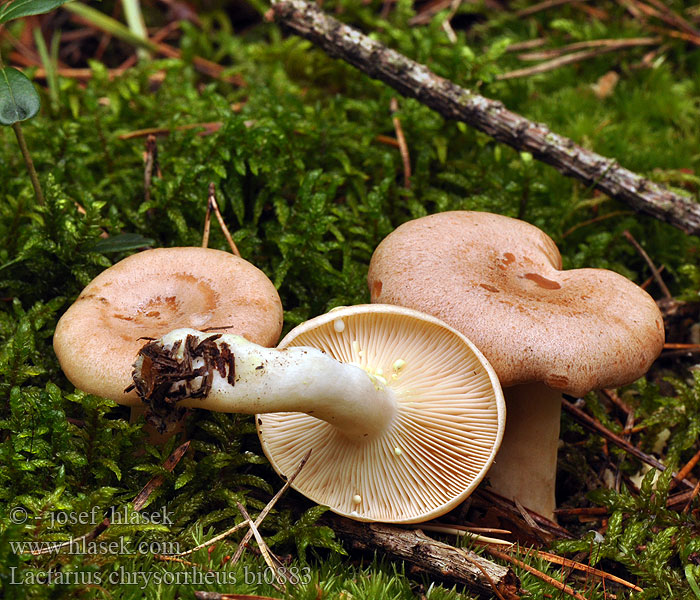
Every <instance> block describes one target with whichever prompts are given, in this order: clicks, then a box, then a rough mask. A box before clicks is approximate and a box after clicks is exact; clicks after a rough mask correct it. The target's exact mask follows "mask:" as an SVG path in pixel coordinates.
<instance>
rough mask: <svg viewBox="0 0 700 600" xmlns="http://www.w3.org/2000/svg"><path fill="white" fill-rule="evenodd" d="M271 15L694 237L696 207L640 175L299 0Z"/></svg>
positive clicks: (408, 92) (699, 226)
mask: <svg viewBox="0 0 700 600" xmlns="http://www.w3.org/2000/svg"><path fill="white" fill-rule="evenodd" d="M271 13H272V14H273V15H274V16H275V18H277V19H278V20H279V21H280V22H281V23H282V24H284V25H286V26H288V27H289V28H291V29H292V30H293V31H295V32H296V33H297V34H299V35H301V36H302V37H304V38H306V39H308V40H311V41H312V42H313V43H315V44H317V45H318V46H320V47H321V48H323V49H324V50H326V51H327V52H329V53H330V54H331V55H333V56H337V57H339V58H342V59H343V60H345V61H347V62H349V63H350V64H352V65H354V66H355V67H357V68H358V69H360V70H362V71H364V72H365V73H367V74H368V75H369V76H371V77H374V78H376V79H380V80H382V81H384V82H385V83H387V84H388V85H390V86H392V87H394V88H395V89H396V90H398V91H399V92H400V93H401V94H403V95H404V96H407V97H411V98H417V99H418V100H419V101H420V102H422V103H423V104H425V105H426V106H429V107H430V108H432V109H433V110H435V111H437V112H438V113H439V114H441V115H442V116H443V117H445V118H447V119H455V120H460V121H463V122H464V123H467V124H469V125H471V126H473V127H475V128H476V129H478V130H479V131H482V132H484V133H486V134H487V135H490V136H491V137H493V138H494V139H495V140H497V141H499V142H503V143H505V144H507V145H509V146H511V147H513V148H515V149H517V150H519V151H526V152H530V153H531V154H532V155H533V156H535V157H536V158H538V159H539V160H541V161H543V162H545V163H547V164H549V165H552V166H553V167H554V168H556V169H557V170H558V171H559V172H560V173H562V174H563V175H566V176H567V177H574V178H576V179H579V180H580V181H583V182H584V183H585V184H586V185H588V186H590V187H593V188H597V189H599V190H601V191H602V192H603V193H605V194H607V195H609V196H611V197H613V198H617V199H619V200H621V201H622V202H626V203H627V204H628V205H630V206H631V207H632V208H633V209H634V210H636V211H640V212H644V213H646V214H649V215H652V216H654V217H655V218H657V219H661V220H663V221H666V222H668V223H671V224H672V225H674V226H675V227H678V228H679V229H681V230H682V231H685V232H686V233H690V234H697V233H700V204H698V203H697V202H695V201H693V200H692V199H689V198H686V197H685V196H681V195H680V194H677V193H675V192H673V191H671V190H668V189H666V188H664V187H662V186H661V185H659V184H656V183H654V182H652V181H650V180H648V179H645V178H643V177H641V176H640V175H638V174H636V173H633V172H632V171H629V170H628V169H625V168H623V167H620V166H619V165H618V164H617V163H616V161H614V160H610V159H608V158H605V157H603V156H600V155H599V154H596V153H594V152H591V151H590V150H587V149H585V148H583V147H581V146H578V145H577V144H575V143H574V142H573V141H572V140H570V139H567V138H565V137H563V136H560V135H557V134H556V133H554V132H552V131H551V130H549V129H548V128H547V127H546V126H545V125H542V124H540V123H533V122H531V121H529V120H527V119H525V118H524V117H522V116H521V115H518V114H517V113H514V112H512V111H509V110H507V109H506V108H505V107H504V106H503V104H502V103H501V102H498V101H495V100H491V99H489V98H486V97H484V96H480V95H478V94H475V93H474V92H471V91H469V90H466V89H464V88H461V87H459V86H458V85H456V84H454V83H453V82H451V81H448V80H446V79H444V78H442V77H438V76H437V75H435V73H433V72H432V71H430V70H429V69H428V68H427V67H426V66H425V65H421V64H418V63H416V62H415V61H412V60H410V59H408V58H407V57H405V56H403V55H402V54H399V53H398V52H396V51H394V50H391V49H389V48H387V47H386V46H383V45H382V44H380V43H379V42H377V41H375V40H373V39H371V38H370V37H368V36H366V35H364V34H362V33H360V32H359V31H357V30H355V29H353V28H351V27H348V26H346V25H344V24H342V23H340V22H339V21H338V20H337V19H334V18H332V17H330V16H328V15H326V14H324V13H323V12H322V11H321V10H320V9H319V8H318V6H316V5H313V4H309V3H306V2H304V1H303V0H276V1H275V2H273V5H272V11H271Z"/></svg>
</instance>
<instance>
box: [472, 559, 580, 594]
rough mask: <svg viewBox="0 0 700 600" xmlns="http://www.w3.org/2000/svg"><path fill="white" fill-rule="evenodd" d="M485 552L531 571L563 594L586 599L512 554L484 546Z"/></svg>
mask: <svg viewBox="0 0 700 600" xmlns="http://www.w3.org/2000/svg"><path fill="white" fill-rule="evenodd" d="M486 552H488V553H489V554H490V555H491V556H493V557H494V558H500V559H501V560H504V561H506V562H508V563H510V564H512V565H515V566H516V567H519V568H521V569H523V570H525V571H527V572H528V573H531V574H532V575H534V576H535V577H537V578H538V579H541V580H542V581H544V582H545V583H548V584H549V585H551V586H553V587H555V588H557V589H558V590H559V591H560V592H564V593H565V594H568V595H569V596H571V597H572V598H576V600H587V599H586V598H585V597H583V596H582V595H581V594H579V593H578V592H576V591H574V590H573V589H572V588H570V587H569V586H568V585H566V584H565V583H562V582H561V581H559V580H557V579H554V577H550V576H549V575H547V574H546V573H543V572H542V571H538V570H537V569H535V567H531V566H530V565H528V564H527V563H525V562H523V561H522V560H520V559H517V558H515V557H514V556H510V555H509V554H506V553H505V552H501V551H500V550H496V549H495V548H490V547H486Z"/></svg>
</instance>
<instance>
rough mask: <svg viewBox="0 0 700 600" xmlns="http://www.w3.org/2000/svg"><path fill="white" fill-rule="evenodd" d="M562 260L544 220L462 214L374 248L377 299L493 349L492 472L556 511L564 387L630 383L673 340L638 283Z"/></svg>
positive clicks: (372, 279)
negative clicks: (495, 445)
mask: <svg viewBox="0 0 700 600" xmlns="http://www.w3.org/2000/svg"><path fill="white" fill-rule="evenodd" d="M561 268H562V263H561V256H560V254H559V251H558V250H557V247H556V246H555V244H554V242H553V241H552V240H551V239H550V238H549V237H548V236H547V235H546V234H545V233H544V232H542V231H541V230H539V229H537V228H536V227H534V226H532V225H530V224H528V223H525V222H523V221H519V220H517V219H512V218H509V217H504V216H501V215H495V214H490V213H483V212H469V211H455V212H445V213H440V214H434V215H430V216H427V217H423V218H420V219H417V220H414V221H410V222H408V223H405V224H403V225H401V226H400V227H398V228H397V229H396V230H395V231H394V232H393V233H391V234H390V235H389V236H387V237H386V238H385V239H384V240H383V241H382V242H381V244H380V245H379V246H378V247H377V249H376V251H375V252H374V255H373V256H372V260H371V263H370V268H369V276H368V284H369V288H370V293H371V297H372V302H379V303H389V304H397V305H400V306H407V307H410V308H414V309H416V310H421V311H425V312H427V313H429V314H432V315H434V316H436V317H438V318H440V319H442V320H444V321H445V322H446V323H448V324H449V325H451V326H452V327H454V328H455V329H457V330H458V331H460V332H461V333H463V334H464V335H465V336H467V337H468V338H469V339H470V340H472V341H473V342H474V344H475V345H476V346H477V348H479V349H480V350H481V351H482V352H483V353H484V355H485V356H486V358H487V359H488V360H489V362H490V363H491V364H492V365H493V367H494V369H495V370H496V373H497V374H498V377H499V379H500V382H501V385H502V386H503V387H504V388H508V389H507V390H506V403H507V407H508V425H507V427H506V433H505V436H504V440H503V444H502V445H501V450H500V452H499V454H498V456H497V457H496V461H495V462H494V466H493V468H492V469H491V471H490V473H489V480H490V482H491V484H492V486H493V487H494V488H495V489H496V491H498V492H500V493H501V494H503V495H505V496H506V497H508V498H517V499H518V500H519V501H520V502H521V503H522V504H523V505H524V506H526V507H528V508H530V509H532V510H534V511H535V512H538V513H540V514H542V515H544V516H546V517H550V518H551V517H552V516H553V511H554V508H555V499H554V485H555V475H556V453H557V446H558V436H559V421H560V413H561V401H560V398H561V392H565V393H568V394H573V395H576V396H581V395H584V394H586V393H587V392H589V391H591V390H596V389H601V388H606V387H617V386H620V385H625V384H628V383H631V382H632V381H634V380H635V379H637V378H639V377H641V376H642V375H643V374H644V373H645V372H646V371H647V370H648V369H649V367H650V365H651V363H652V362H653V361H654V359H655V358H656V357H657V356H658V355H659V353H660V352H661V349H662V347H663V342H664V327H663V320H662V316H661V313H660V312H659V309H658V308H657V306H656V303H655V302H654V300H653V299H652V298H651V297H650V296H649V295H648V294H647V293H646V292H645V291H644V290H642V289H641V288H640V287H638V286H636V285H635V284H634V283H632V282H631V281H629V280H628V279H626V278H625V277H623V276H621V275H619V274H617V273H614V272H612V271H606V270H602V269H575V270H569V271H562V270H561Z"/></svg>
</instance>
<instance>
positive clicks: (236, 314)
mask: <svg viewBox="0 0 700 600" xmlns="http://www.w3.org/2000/svg"><path fill="white" fill-rule="evenodd" d="M180 327H197V328H207V327H210V328H216V329H217V330H218V329H221V330H224V331H230V332H233V333H238V334H240V335H243V336H245V337H246V338H248V339H249V340H251V341H255V342H257V343H259V344H263V345H268V346H272V345H274V344H275V343H276V342H277V340H278V338H279V335H280V332H281V330H282V303H281V302H280V299H279V295H278V294H277V290H276V289H275V287H274V285H273V284H272V282H271V281H270V280H269V279H268V278H267V276H266V275H265V274H264V273H263V272H262V271H261V270H259V269H258V268H257V267H255V266H253V265H252V264H250V263H249V262H247V261H245V260H243V259H242V258H239V257H238V256H234V255H232V254H229V253H228V252H223V251H221V250H212V249H209V248H197V247H183V248H157V249H153V250H146V251H144V252H139V253H137V254H133V255H132V256H129V257H128V258H125V259H124V260H121V261H120V262H118V263H116V264H115V265H113V266H112V267H110V268H108V269H106V270H105V271H103V272H102V273H100V274H99V275H98V276H97V277H96V278H95V279H93V280H92V281H91V282H90V283H89V284H88V285H87V287H86V288H85V289H84V290H83V291H82V293H81V294H80V296H79V297H78V299H77V300H76V301H75V303H74V304H73V305H72V306H71V307H70V308H69V309H68V310H67V311H66V312H65V314H64V315H63V316H62V317H61V319H60V320H59V322H58V325H57V326H56V333H55V335H54V340H53V345H54V350H55V352H56V355H57V356H58V360H59V362H60V364H61V368H62V369H63V371H64V373H65V374H66V376H67V377H68V379H69V380H70V381H71V383H73V384H74V385H75V386H76V387H77V388H79V389H81V390H83V391H85V392H88V393H91V394H96V395H98V396H102V397H105V398H111V399H112V400H115V401H116V402H118V403H120V404H125V405H129V406H136V405H140V404H141V402H140V400H139V398H138V396H137V395H136V393H135V392H133V391H131V392H125V391H124V390H125V388H126V387H127V386H128V385H129V384H130V383H131V371H132V363H133V362H134V358H135V357H136V355H137V353H138V351H139V349H140V348H141V347H142V346H143V338H144V337H146V338H156V337H159V336H161V335H163V334H164V333H166V332H168V331H171V330H173V329H177V328H180Z"/></svg>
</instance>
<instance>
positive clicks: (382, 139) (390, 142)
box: [374, 135, 399, 148]
mask: <svg viewBox="0 0 700 600" xmlns="http://www.w3.org/2000/svg"><path fill="white" fill-rule="evenodd" d="M374 139H375V140H376V141H378V142H379V143H380V144H384V145H385V146H391V147H392V148H398V147H399V142H398V141H397V140H396V138H393V137H389V136H388V135H378V136H376V137H375V138H374Z"/></svg>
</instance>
